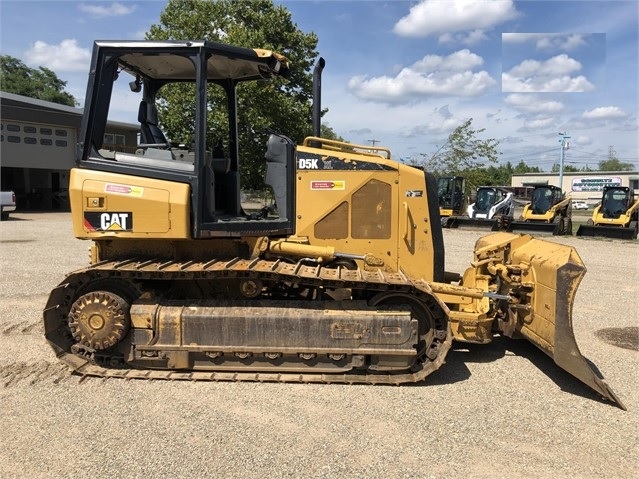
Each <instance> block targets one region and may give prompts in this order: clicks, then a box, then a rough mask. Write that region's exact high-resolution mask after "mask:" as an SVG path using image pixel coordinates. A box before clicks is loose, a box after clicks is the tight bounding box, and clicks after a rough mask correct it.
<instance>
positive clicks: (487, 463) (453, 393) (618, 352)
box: [0, 213, 639, 478]
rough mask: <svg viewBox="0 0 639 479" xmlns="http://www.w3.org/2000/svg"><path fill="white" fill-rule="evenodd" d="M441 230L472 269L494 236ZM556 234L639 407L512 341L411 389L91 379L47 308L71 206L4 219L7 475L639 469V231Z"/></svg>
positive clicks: (593, 321)
mask: <svg viewBox="0 0 639 479" xmlns="http://www.w3.org/2000/svg"><path fill="white" fill-rule="evenodd" d="M444 234H445V241H446V250H447V251H446V252H447V255H446V256H447V269H448V270H451V271H458V272H461V271H463V269H464V268H465V267H466V265H467V264H468V262H469V261H470V259H471V254H472V247H473V244H474V242H475V240H476V239H477V238H478V237H479V236H481V235H482V233H481V232H477V231H467V230H465V231H462V230H459V231H454V230H451V231H445V233H444ZM549 240H550V241H559V242H562V243H566V244H570V245H573V246H575V247H576V249H577V250H578V252H579V254H580V255H581V257H582V259H583V261H584V263H585V264H586V266H587V268H588V273H587V274H586V277H585V279H584V280H583V282H582V284H581V287H580V289H579V292H578V293H577V298H576V302H575V306H574V314H573V318H574V329H575V336H576V338H577V342H578V344H579V345H580V349H581V351H582V353H583V354H584V355H585V356H586V357H587V358H588V359H589V360H590V361H592V363H594V364H595V365H596V367H597V368H598V369H599V370H600V371H601V373H602V374H603V375H604V376H605V378H606V380H607V382H608V383H609V384H610V386H611V387H612V388H613V390H614V391H615V392H616V393H617V395H618V396H619V397H620V398H621V400H622V401H623V402H624V403H625V405H626V406H627V408H628V411H622V410H621V409H619V408H617V407H615V406H613V405H611V404H609V403H607V402H603V401H601V400H599V399H598V398H597V397H596V395H595V394H594V393H592V392H591V391H590V390H589V389H588V388H587V387H585V386H583V385H582V384H581V383H580V382H578V381H577V380H575V379H573V378H572V377H571V376H569V375H568V374H567V373H564V372H563V371H562V370H560V369H559V368H557V367H556V366H555V365H554V363H553V362H552V360H550V359H549V358H548V357H547V356H545V355H544V354H543V353H541V352H540V351H538V350H537V349H536V348H534V347H533V346H531V345H529V344H528V343H527V342H524V341H512V340H505V339H499V338H498V339H497V340H496V341H494V342H493V343H492V344H490V345H488V346H470V347H468V346H464V345H457V346H456V347H455V348H454V350H452V351H451V352H450V354H449V356H448V359H447V363H446V364H445V365H444V366H443V367H442V368H441V369H440V370H439V371H437V372H436V373H434V374H433V375H431V376H429V377H428V378H427V380H426V382H425V383H423V384H419V385H415V386H402V387H384V386H342V385H302V384H259V383H257V384H255V383H201V382H197V383H191V382H166V381H154V382H151V381H140V380H132V381H125V380H118V379H110V380H101V379H84V380H81V379H80V378H79V377H77V376H73V375H70V374H69V372H68V371H67V369H66V367H64V366H62V365H60V364H59V363H58V362H57V361H56V359H55V357H54V355H53V352H52V351H51V349H50V348H49V346H48V345H47V344H46V342H45V340H44V337H43V328H42V320H41V311H42V308H43V306H44V304H45V302H46V299H47V295H48V292H49V291H50V290H51V289H52V288H53V287H54V286H55V285H56V284H58V283H59V282H60V281H61V280H62V279H63V278H64V274H65V273H67V272H70V271H72V270H74V269H77V268H80V267H83V266H85V265H86V264H87V262H88V246H89V245H88V243H87V242H83V241H79V240H76V239H74V238H73V237H72V231H71V224H70V215H69V214H65V213H48V214H20V213H16V214H15V215H14V216H12V218H11V219H10V220H9V221H6V222H3V223H2V224H1V225H0V255H1V277H0V331H1V332H2V334H0V411H2V423H1V424H2V429H1V430H0V444H2V445H3V447H1V448H0V477H2V478H11V477H25V478H27V477H28V478H39V477H55V478H60V477H74V478H80V477H91V478H106V477H149V476H151V477H171V478H173V477H244V478H258V477H259V478H261V477H273V478H279V477H290V478H297V477H340V478H342V477H349V478H351V477H366V478H394V477H419V478H426V477H433V478H435V477H437V478H440V477H441V478H468V477H473V478H499V477H503V478H520V477H521V478H523V477H526V478H527V477H535V478H538V477H553V478H564V477H566V478H567V477H570V478H573V477H574V478H582V477H583V478H591V477H598V478H605V477H608V478H628V477H637V475H638V474H639V464H638V462H637V461H638V458H639V447H638V446H639V352H638V351H637V341H638V338H637V327H638V326H639V304H638V301H639V300H638V298H639V242H638V241H634V242H631V241H619V240H602V239H592V238H574V237H571V238H552V237H550V238H549ZM611 328H612V329H611ZM604 329H605V330H606V331H604V332H602V330H604Z"/></svg>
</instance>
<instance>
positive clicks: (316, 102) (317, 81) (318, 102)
mask: <svg viewBox="0 0 639 479" xmlns="http://www.w3.org/2000/svg"><path fill="white" fill-rule="evenodd" d="M325 65H326V61H325V60H324V59H323V58H322V57H320V58H319V60H318V61H317V63H316V64H315V68H314V69H313V116H312V120H313V136H316V137H318V138H319V137H320V136H321V129H322V70H323V69H324V66H325ZM314 143H315V142H314ZM311 146H314V147H317V148H320V147H321V146H322V145H321V144H312V145H311Z"/></svg>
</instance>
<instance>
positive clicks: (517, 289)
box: [44, 41, 623, 407]
mask: <svg viewBox="0 0 639 479" xmlns="http://www.w3.org/2000/svg"><path fill="white" fill-rule="evenodd" d="M323 67H324V60H323V59H320V61H319V62H318V64H317V66H316V68H315V71H314V80H315V81H314V85H315V86H314V97H315V101H314V104H313V130H314V132H313V136H311V137H309V138H307V139H306V140H304V141H303V143H302V144H301V145H300V146H295V145H294V144H293V142H292V141H291V140H290V139H289V138H287V137H286V136H285V135H284V134H281V133H276V132H270V133H264V139H265V142H266V143H265V148H264V163H265V182H266V183H267V184H268V185H269V186H270V187H271V188H272V190H273V195H274V198H275V203H274V205H269V206H268V207H265V208H263V209H262V210H259V209H257V210H255V211H253V212H250V211H249V210H248V209H247V208H245V205H244V204H243V203H242V201H241V195H240V176H239V163H240V161H241V160H242V159H243V156H242V154H241V152H240V151H239V147H238V143H239V142H238V127H237V118H238V108H240V106H241V105H242V102H239V101H237V96H236V91H237V87H238V85H239V84H241V83H243V82H250V81H264V80H266V79H271V80H272V81H275V82H279V81H283V80H282V78H286V77H287V76H288V74H289V63H288V61H287V59H286V58H285V57H283V56H281V55H278V54H277V53H274V52H271V51H266V50H252V49H246V48H239V47H232V46H228V45H223V44H218V43H212V42H208V41H122V42H96V43H95V46H94V50H93V57H92V63H91V71H90V75H89V81H88V88H87V96H86V101H85V110H84V117H83V121H82V128H81V136H80V140H79V141H80V147H79V149H78V150H79V152H78V159H77V165H76V167H75V168H74V169H73V170H72V171H71V178H70V185H69V186H70V188H69V189H70V201H71V208H72V218H73V229H74V234H75V236H76V237H78V238H82V239H88V240H91V241H92V246H91V262H90V264H89V265H88V266H87V267H85V268H83V269H80V270H78V271H74V272H72V273H70V274H69V275H68V276H67V277H66V278H65V279H64V280H63V281H62V282H61V283H60V285H59V286H57V287H56V288H55V289H54V290H53V291H52V292H51V295H50V297H49V300H48V303H47V305H46V307H45V310H44V327H45V335H46V338H47V340H48V341H49V343H50V345H51V346H52V348H53V350H54V351H55V353H56V355H57V356H58V357H59V358H60V359H61V360H62V361H64V362H65V363H66V364H68V365H69V366H70V367H71V368H72V369H73V370H74V371H76V372H77V373H79V374H82V375H89V376H101V377H116V378H145V379H169V380H174V379H189V380H233V381H240V380H244V381H293V382H321V383H348V384H350V383H368V384H401V383H406V382H417V381H421V380H423V379H424V378H425V377H426V376H427V375H428V374H430V373H432V372H433V371H435V370H436V369H438V368H439V367H441V366H442V364H443V363H444V361H445V358H446V354H447V352H448V350H449V349H450V347H451V343H452V341H453V340H457V341H466V342H471V343H482V344H484V343H489V342H490V341H491V340H492V338H493V335H494V334H497V333H501V334H504V335H506V336H523V337H526V338H528V339H529V340H530V341H532V342H533V343H534V344H535V345H536V346H538V347H539V348H541V349H542V350H543V351H545V352H546V353H547V354H548V355H550V356H551V357H552V358H553V359H554V360H555V362H556V363H557V364H558V365H559V366H561V367H562V368H563V369H565V370H566V371H568V372H569V373H571V374H573V375H574V376H576V377H577V378H579V379H580V380H581V381H583V382H584V383H585V384H587V385H588V386H590V387H591V388H592V389H594V390H595V391H597V392H598V393H599V394H600V395H601V396H602V397H604V398H606V399H608V400H610V401H613V402H615V403H616V404H618V405H619V406H620V407H623V405H622V403H621V401H620V400H619V399H618V398H617V397H616V396H615V394H614V393H613V392H612V390H611V389H610V388H609V387H608V385H607V384H606V383H605V381H604V380H603V379H601V378H600V377H599V376H598V375H597V374H596V373H595V371H593V370H592V369H591V368H590V366H589V365H588V363H587V362H586V360H585V358H584V357H583V356H582V355H581V354H580V352H579V349H578V347H577V344H576V342H575V338H574V335H573V331H572V318H571V314H572V305H573V300H574V296H575V293H576V290H577V286H578V284H579V282H580V281H581V278H582V276H583V275H584V273H585V268H584V266H583V264H582V262H581V259H580V258H579V256H578V254H577V253H576V251H575V250H574V249H573V248H571V247H569V246H564V245H560V244H556V243H548V242H544V241H541V240H538V239H533V238H532V237H530V236H527V235H515V234H511V233H506V232H499V233H495V234H492V235H490V236H486V237H484V238H482V239H480V240H479V241H478V242H477V245H476V249H475V253H474V259H472V262H471V263H470V266H469V267H468V269H467V270H466V272H465V273H464V274H463V275H459V274H455V273H451V272H446V270H445V267H444V244H443V235H442V228H441V224H440V220H439V211H438V204H437V183H436V180H435V178H434V177H433V176H432V175H431V174H430V173H428V172H424V171H422V170H420V169H417V168H413V167H410V166H406V165H403V164H401V163H399V162H396V161H393V160H392V159H391V155H390V151H389V150H387V149H385V148H371V147H370V146H365V147H364V146H357V145H352V144H348V143H343V142H339V141H333V140H327V139H324V138H321V137H320V135H319V131H320V111H321V110H320V105H319V101H318V99H319V97H320V94H319V84H320V76H321V71H322V69H323ZM122 84H124V86H125V87H128V86H130V89H131V91H133V92H135V93H137V92H139V95H140V102H139V110H138V115H137V121H138V122H139V123H140V144H138V145H137V148H134V149H130V150H127V149H125V148H121V147H120V146H118V145H112V144H109V143H105V142H104V140H105V132H106V131H107V130H108V129H109V124H108V122H107V118H108V114H107V113H108V111H109V108H110V105H111V104H112V102H115V103H118V102H120V101H121V99H120V98H118V94H117V92H118V89H119V88H121V85H122ZM176 84H177V85H176ZM188 85H190V88H186V87H185V86H188ZM176 87H177V88H179V90H180V91H181V92H182V93H185V92H191V94H192V96H193V108H192V110H191V109H190V108H189V106H188V105H185V104H183V103H182V104H181V105H180V106H181V109H180V112H182V113H183V114H184V121H185V122H187V121H190V122H191V123H188V124H187V123H185V125H184V126H185V128H184V130H186V131H191V132H192V135H193V137H192V138H191V139H190V140H191V141H186V140H184V139H182V140H181V143H180V144H176V143H173V142H171V141H169V140H167V138H166V137H165V135H164V134H163V132H162V131H161V126H162V124H163V123H162V108H159V109H158V108H157V107H158V105H160V106H164V105H166V101H165V100H164V99H165V98H166V97H165V96H164V95H169V94H173V93H174V92H175V90H174V88H176ZM213 93H215V95H213ZM220 94H224V95H225V96H226V98H227V101H226V105H225V106H220V105H219V103H216V102H214V101H213V99H214V98H219V96H220ZM129 95H130V93H129ZM272 101H273V103H276V102H277V98H272ZM220 109H221V110H223V111H220ZM158 110H160V111H158ZM222 113H223V114H224V115H225V118H227V119H228V125H227V127H225V128H223V130H222V131H220V129H219V128H215V127H212V124H211V123H210V121H209V120H210V116H213V115H215V116H216V117H217V118H219V117H220V115H221V114H222ZM209 115H210V116H209ZM249 129H250V128H249ZM246 130H247V128H246V125H245V128H244V131H246ZM259 133H260V132H257V131H256V132H254V134H259ZM220 139H221V142H220Z"/></svg>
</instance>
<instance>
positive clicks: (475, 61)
mask: <svg viewBox="0 0 639 479" xmlns="http://www.w3.org/2000/svg"><path fill="white" fill-rule="evenodd" d="M483 63H484V59H483V58H482V57H480V56H479V55H476V54H474V53H472V52H471V51H469V50H467V49H464V50H459V51H457V52H454V53H451V54H450V55H448V56H446V57H442V56H439V55H426V56H425V57H424V58H422V59H421V60H418V61H416V62H415V63H413V65H412V66H411V69H412V70H414V71H416V72H422V73H426V72H434V71H438V70H446V71H451V72H452V71H457V72H459V71H465V70H472V69H473V68H475V67H478V66H481V65H483Z"/></svg>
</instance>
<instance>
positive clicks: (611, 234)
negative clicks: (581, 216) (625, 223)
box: [576, 225, 637, 240]
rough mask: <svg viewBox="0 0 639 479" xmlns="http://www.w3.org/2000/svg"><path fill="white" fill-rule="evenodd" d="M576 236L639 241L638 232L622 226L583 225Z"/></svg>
mask: <svg viewBox="0 0 639 479" xmlns="http://www.w3.org/2000/svg"><path fill="white" fill-rule="evenodd" d="M576 236H593V237H599V238H616V239H626V240H630V239H637V230H635V229H633V228H622V227H620V226H595V225H581V226H579V229H578V230H577V233H576Z"/></svg>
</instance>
